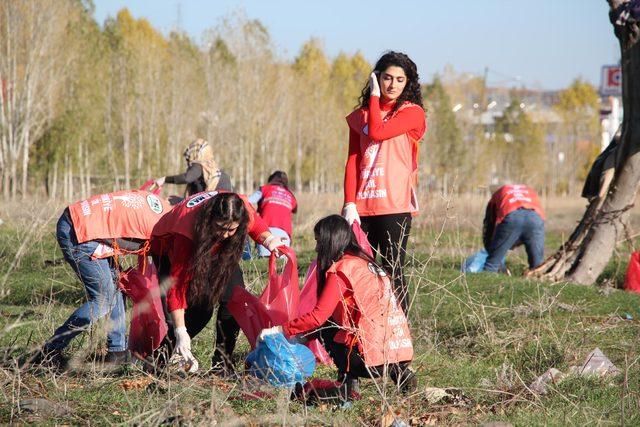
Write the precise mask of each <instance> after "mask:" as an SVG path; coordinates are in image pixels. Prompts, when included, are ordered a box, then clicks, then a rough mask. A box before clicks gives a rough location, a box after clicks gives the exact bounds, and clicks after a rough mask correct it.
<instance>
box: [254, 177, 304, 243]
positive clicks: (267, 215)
mask: <svg viewBox="0 0 640 427" xmlns="http://www.w3.org/2000/svg"><path fill="white" fill-rule="evenodd" d="M260 191H261V192H262V199H260V204H259V206H258V212H259V213H260V216H261V217H262V219H264V220H265V222H266V223H267V225H269V227H278V228H280V229H282V230H284V231H286V232H287V234H288V235H289V237H291V231H292V230H291V220H292V216H293V211H294V210H295V208H296V205H297V202H296V198H295V197H294V196H293V193H291V191H289V190H288V189H287V188H285V187H282V186H280V185H263V186H262V187H261V188H260Z"/></svg>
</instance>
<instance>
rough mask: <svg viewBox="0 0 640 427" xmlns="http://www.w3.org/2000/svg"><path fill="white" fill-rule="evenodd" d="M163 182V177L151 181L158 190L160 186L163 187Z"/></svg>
mask: <svg viewBox="0 0 640 427" xmlns="http://www.w3.org/2000/svg"><path fill="white" fill-rule="evenodd" d="M164 180H165V177H164V176H161V177H160V178H156V179H154V180H153V183H154V184H155V185H157V186H158V188H160V187H162V186H163V185H164Z"/></svg>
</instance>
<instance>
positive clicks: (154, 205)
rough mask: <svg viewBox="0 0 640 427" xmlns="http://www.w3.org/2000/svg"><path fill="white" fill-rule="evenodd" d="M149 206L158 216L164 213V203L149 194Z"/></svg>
mask: <svg viewBox="0 0 640 427" xmlns="http://www.w3.org/2000/svg"><path fill="white" fill-rule="evenodd" d="M147 204H148V205H149V207H150V208H151V210H152V211H153V212H154V213H157V214H158V215H160V214H161V213H162V209H163V208H162V202H161V201H160V198H159V197H158V196H156V195H155V194H149V195H148V196H147Z"/></svg>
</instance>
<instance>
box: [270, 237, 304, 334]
mask: <svg viewBox="0 0 640 427" xmlns="http://www.w3.org/2000/svg"><path fill="white" fill-rule="evenodd" d="M278 250H279V251H280V252H281V253H282V254H283V255H284V256H285V257H286V258H287V263H286V264H285V266H284V271H283V272H282V274H278V266H277V259H278V257H277V256H276V254H274V253H271V256H270V257H269V283H268V285H267V287H266V288H265V289H264V291H262V295H261V296H260V302H262V303H263V304H264V306H265V308H266V309H267V311H268V312H269V314H270V315H271V320H272V322H273V324H274V325H282V324H284V323H285V322H287V321H289V320H292V319H294V318H295V317H296V315H297V314H298V303H299V301H300V287H299V285H298V261H297V260H296V255H295V253H294V252H293V250H292V249H291V248H288V247H286V246H285V247H280V248H279V249H278Z"/></svg>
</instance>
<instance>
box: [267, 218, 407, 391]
mask: <svg viewBox="0 0 640 427" xmlns="http://www.w3.org/2000/svg"><path fill="white" fill-rule="evenodd" d="M313 231H314V234H315V239H316V251H317V253H318V268H317V274H318V302H317V304H316V307H315V308H314V309H313V310H311V311H310V312H309V313H307V314H305V315H303V316H300V317H298V318H297V319H293V320H291V321H289V322H287V323H285V324H284V325H283V326H282V327H275V328H271V332H276V331H279V330H281V331H282V332H283V333H284V334H285V335H288V336H292V335H297V334H304V333H308V332H311V331H315V330H318V331H319V334H320V337H321V339H322V341H323V343H324V346H325V348H326V349H327V351H328V352H329V355H330V356H331V358H332V359H333V362H334V363H335V365H336V367H337V368H338V381H340V382H341V383H342V384H343V386H344V387H345V388H346V396H347V398H349V397H351V396H352V393H353V391H356V390H357V384H358V378H361V377H365V378H369V377H378V376H381V375H383V374H384V373H385V371H386V372H387V373H389V375H390V377H391V379H392V380H394V381H395V383H396V384H397V385H398V386H399V388H400V390H401V391H402V392H405V393H406V392H409V391H412V390H413V389H415V387H416V385H417V380H416V377H415V374H414V373H413V372H412V371H411V370H410V369H409V368H408V364H409V362H410V361H411V360H412V359H413V345H412V341H411V335H410V333H409V326H408V324H407V318H406V317H405V315H404V312H403V311H402V308H401V307H400V305H399V304H398V302H397V299H396V295H395V293H394V291H393V288H392V286H391V281H390V280H389V276H388V275H387V273H386V272H385V270H384V269H383V268H381V267H379V266H378V265H377V264H376V262H375V260H374V259H373V258H372V257H370V256H369V255H367V254H366V253H365V252H364V251H363V250H362V248H361V247H360V246H359V245H358V242H357V240H356V237H355V235H354V234H353V232H352V231H351V227H350V226H349V224H348V223H347V221H346V220H345V219H344V218H342V217H341V216H339V215H331V216H328V217H326V218H323V219H321V220H320V221H319V222H318V223H317V224H316V226H315V227H314V230H313ZM280 328H281V329H280ZM265 333H269V332H265Z"/></svg>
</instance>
